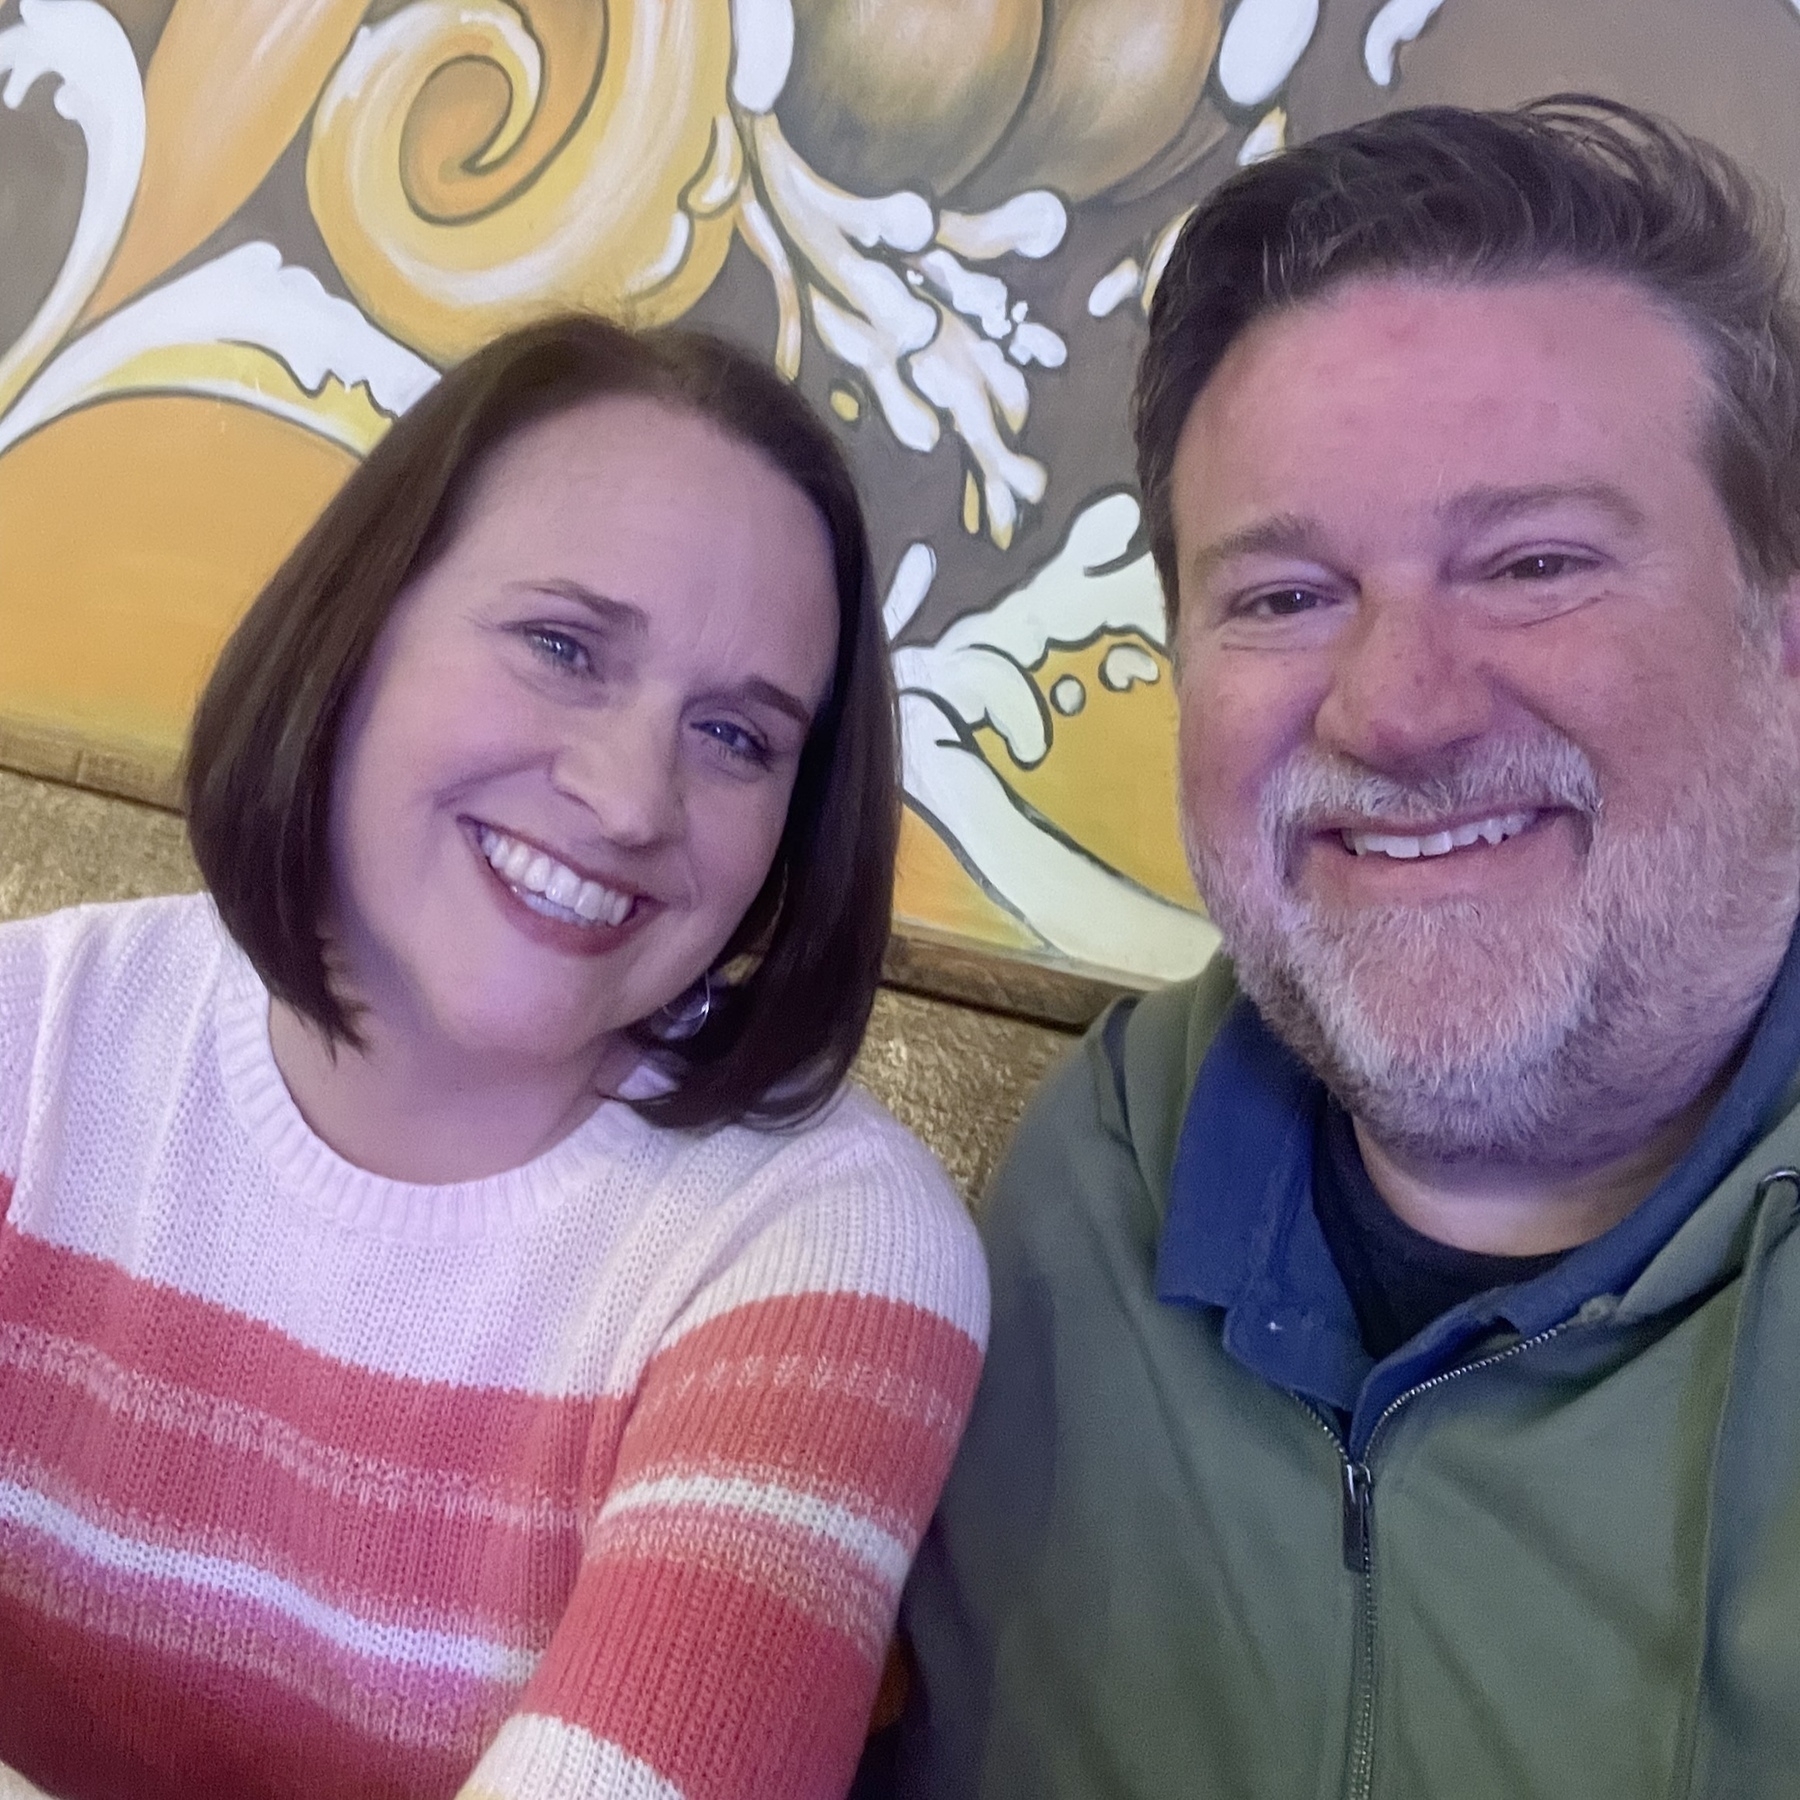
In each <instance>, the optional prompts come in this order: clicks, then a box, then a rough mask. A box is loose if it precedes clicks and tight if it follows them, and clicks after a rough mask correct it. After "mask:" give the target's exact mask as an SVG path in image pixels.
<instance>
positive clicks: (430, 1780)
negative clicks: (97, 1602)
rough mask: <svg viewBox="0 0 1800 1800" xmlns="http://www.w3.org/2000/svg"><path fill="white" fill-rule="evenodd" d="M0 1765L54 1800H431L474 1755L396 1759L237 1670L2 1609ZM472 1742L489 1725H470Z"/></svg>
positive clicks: (429, 1751)
mask: <svg viewBox="0 0 1800 1800" xmlns="http://www.w3.org/2000/svg"><path fill="white" fill-rule="evenodd" d="M0 1645H4V1646H5V1649H6V1656H5V1663H6V1697H5V1704H4V1705H0V1764H6V1765H8V1766H10V1767H12V1768H14V1769H16V1770H18V1772H19V1773H20V1774H21V1775H24V1776H25V1777H27V1778H28V1779H29V1780H31V1781H34V1782H36V1784H37V1785H38V1786H39V1787H41V1788H43V1789H44V1790H45V1791H46V1792H48V1793H52V1794H57V1795H61V1796H63V1800H194V1797H195V1796H196V1795H201V1794H257V1795H262V1796H266V1797H267V1800H289V1797H290V1796H291V1797H292V1800H433V1797H436V1796H449V1795H453V1794H454V1793H455V1792H456V1790H457V1788H458V1787H459V1786H460V1785H461V1783H462V1782H463V1780H464V1779H466V1777H467V1776H468V1774H469V1771H470V1770H471V1769H472V1768H473V1767H474V1764H475V1760H476V1754H477V1752H476V1751H475V1750H473V1749H471V1748H469V1747H468V1745H466V1744H465V1745H463V1746H460V1747H457V1748H446V1747H444V1746H443V1745H442V1744H441V1743H439V1744H435V1745H430V1746H427V1747H424V1748H415V1749H407V1748H397V1747H396V1746H394V1745H393V1744H391V1743H389V1744H384V1743H382V1742H380V1741H379V1740H378V1739H375V1738H373V1737H368V1736H363V1735H361V1734H358V1733H354V1732H351V1731H349V1730H347V1729H346V1727H345V1724H344V1721H343V1720H342V1719H341V1718H339V1717H337V1716H335V1715H334V1714H332V1713H330V1712H328V1711H326V1710H325V1709H324V1708H322V1707H320V1706H318V1705H316V1704H313V1703H311V1702H309V1701H307V1700H305V1699H303V1698H299V1697H296V1696H295V1695H294V1694H293V1693H292V1691H291V1690H288V1689H285V1688H283V1687H281V1686H279V1685H277V1684H274V1683H272V1682H270V1681H269V1680H267V1679H266V1678H263V1677H261V1676H259V1675H257V1674H256V1673H254V1672H253V1671H252V1670H250V1669H248V1668H245V1667H241V1666H238V1667H233V1666H229V1665H224V1664H218V1663H213V1664H207V1663H202V1662H199V1661H196V1660H195V1659H193V1658H190V1657H183V1656H175V1655H171V1654H168V1653H165V1652H161V1651H158V1650H155V1649H152V1648H149V1647H147V1646H144V1645H134V1644H129V1643H122V1642H120V1641H118V1640H116V1639H111V1638H106V1637H102V1636H100V1635H99V1634H98V1633H97V1631H96V1630H95V1622H94V1621H92V1620H84V1621H82V1622H81V1623H80V1624H78V1625H70V1624H66V1623H63V1622H61V1621H59V1620H54V1619H47V1618H44V1617H42V1616H41V1615H38V1614H34V1613H31V1612H26V1611H21V1610H20V1609H18V1608H16V1607H13V1606H11V1605H10V1604H8V1603H7V1602H6V1601H4V1600H3V1599H0ZM469 1724H470V1726H471V1727H472V1728H473V1732H474V1734H475V1735H476V1736H478V1738H479V1739H480V1740H482V1741H485V1740H486V1739H487V1738H489V1737H491V1736H492V1735H493V1733H494V1732H495V1731H496V1730H498V1728H499V1720H498V1718H497V1717H494V1716H484V1717H481V1718H479V1719H472V1720H470V1721H469Z"/></svg>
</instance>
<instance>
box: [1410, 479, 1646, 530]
mask: <svg viewBox="0 0 1800 1800" xmlns="http://www.w3.org/2000/svg"><path fill="white" fill-rule="evenodd" d="M1571 502H1572V503H1573V504H1575V505H1577V506H1591V507H1593V508H1595V509H1596V510H1597V511H1600V512H1603V513H1607V514H1609V515H1610V516H1611V517H1612V518H1613V519H1614V520H1615V521H1616V522H1617V523H1619V524H1620V525H1623V526H1624V527H1625V528H1626V529H1627V530H1630V531H1642V530H1643V529H1644V526H1645V524H1646V523H1647V521H1646V519H1645V517H1644V509H1643V508H1642V507H1641V506H1639V505H1638V503H1637V502H1636V501H1635V500H1633V499H1632V497H1631V496H1630V495H1629V494H1628V493H1626V492H1625V490H1624V489H1623V488H1618V487H1614V486H1613V485H1612V483H1611V482H1609V481H1546V482H1538V483H1535V484H1533V485H1530V486H1525V487H1497V486H1496V487H1486V486H1482V487H1472V488H1464V489H1463V490H1462V492H1461V493H1459V494H1454V495H1452V496H1451V497H1450V498H1449V499H1448V500H1446V501H1445V502H1444V503H1443V505H1442V506H1441V507H1440V508H1439V509H1438V510H1439V512H1440V514H1441V515H1442V516H1443V517H1444V518H1445V519H1447V520H1448V521H1449V522H1450V523H1451V524H1453V525H1460V526H1463V527H1465V528H1467V529H1471V530H1479V529H1481V528H1483V527H1487V526H1494V525H1506V524H1509V523H1511V521H1512V520H1514V519H1517V518H1521V517H1523V516H1524V515H1526V514H1528V513H1534V512H1540V511H1542V510H1543V509H1544V508H1546V507H1550V506H1566V505H1569V504H1570V503H1571Z"/></svg>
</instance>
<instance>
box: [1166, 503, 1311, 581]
mask: <svg viewBox="0 0 1800 1800" xmlns="http://www.w3.org/2000/svg"><path fill="white" fill-rule="evenodd" d="M1240 556H1299V557H1304V558H1306V559H1307V560H1308V561H1311V562H1322V561H1323V560H1324V549H1323V536H1322V533H1321V532H1320V531H1319V528H1318V526H1317V525H1316V524H1315V523H1314V522H1313V521H1312V520H1311V519H1307V518H1303V517H1302V516H1301V515H1300V514H1299V513H1275V514H1273V515H1272V516H1271V517H1269V518H1267V519H1258V520H1257V521H1256V523H1255V524H1254V525H1246V526H1245V527H1244V528H1243V530H1241V531H1231V532H1227V533H1226V534H1225V536H1224V537H1222V538H1215V539H1214V540H1213V541H1212V542H1211V543H1210V544H1205V545H1202V546H1201V548H1200V549H1198V550H1196V551H1195V552H1194V554H1193V555H1192V556H1191V557H1189V559H1188V563H1187V575H1188V578H1189V579H1190V580H1192V581H1204V580H1205V579H1206V578H1207V577H1208V576H1209V575H1211V574H1213V573H1214V572H1215V571H1216V570H1217V569H1218V568H1220V567H1221V566H1222V565H1223V564H1225V563H1229V562H1235V561H1236V560H1237V559H1238V558H1239V557H1240Z"/></svg>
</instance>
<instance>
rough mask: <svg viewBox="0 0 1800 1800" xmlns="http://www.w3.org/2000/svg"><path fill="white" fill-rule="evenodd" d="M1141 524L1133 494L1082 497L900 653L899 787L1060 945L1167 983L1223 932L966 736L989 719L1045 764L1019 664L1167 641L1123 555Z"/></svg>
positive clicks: (1135, 566)
mask: <svg viewBox="0 0 1800 1800" xmlns="http://www.w3.org/2000/svg"><path fill="white" fill-rule="evenodd" d="M1137 527H1138V503H1137V501H1136V500H1135V499H1133V498H1132V496H1131V495H1129V494H1108V495H1104V496H1102V497H1101V498H1100V499H1098V500H1095V501H1093V502H1091V503H1090V504H1089V505H1088V506H1086V507H1085V508H1083V510H1082V511H1081V512H1079V513H1078V514H1077V515H1076V516H1075V518H1074V519H1073V520H1072V521H1071V523H1070V526H1069V531H1068V536H1067V537H1066V539H1065V540H1064V542H1063V545H1062V547H1061V549H1059V550H1058V551H1057V553H1056V554H1055V555H1054V556H1053V557H1052V558H1051V559H1050V560H1049V562H1047V563H1046V564H1045V565H1044V566H1043V567H1042V568H1041V569H1039V570H1038V571H1037V572H1036V573H1035V574H1033V575H1032V576H1031V577H1030V579H1028V580H1027V581H1025V582H1023V583H1022V584H1021V585H1020V586H1018V587H1016V588H1013V589H1011V590H1010V591H1009V592H1007V593H1005V594H1003V595H1001V596H1000V598H999V599H998V600H996V601H995V602H994V604H993V605H992V606H990V607H988V608H986V609H985V610H984V611H981V612H976V613H966V614H964V615H963V617H961V618H960V619H958V620H956V621H955V623H953V624H952V625H950V626H949V627H948V628H947V629H946V630H945V631H944V632H943V634H942V635H941V636H940V637H939V638H938V639H937V640H936V641H935V642H934V643H931V644H926V645H908V646H907V647H906V648H904V649H901V650H896V651H895V652H894V659H893V660H894V679H895V682H896V684H897V685H898V686H899V688H900V690H901V692H900V731H901V741H902V747H903V764H904V777H905V784H906V791H907V793H908V794H909V795H910V796H911V797H912V799H913V800H914V802H915V803H916V804H917V805H918V806H919V807H920V808H921V809H922V810H923V811H924V812H925V813H926V815H927V816H928V817H930V818H931V819H932V820H933V821H934V822H935V824H936V825H937V827H938V829H939V830H940V831H942V832H944V833H945V834H946V835H947V836H948V838H949V840H950V842H951V844H952V845H953V846H954V847H955V848H956V850H957V852H958V854H959V855H961V856H962V857H963V859H964V860H965V861H966V862H967V863H968V864H969V865H970V866H971V867H973V868H975V869H978V870H979V871H980V873H981V879H982V880H983V881H984V882H985V883H986V884H987V885H988V886H989V888H990V889H991V890H992V891H993V892H994V893H995V894H996V895H997V896H998V897H999V898H1000V900H1001V902H1002V904H1004V905H1005V906H1006V907H1007V908H1008V909H1009V910H1011V911H1012V912H1013V913H1014V914H1015V915H1016V916H1017V917H1019V918H1020V919H1022V920H1023V921H1024V922H1025V923H1026V924H1027V925H1028V926H1030V927H1031V929H1032V930H1033V931H1035V932H1036V933H1037V934H1038V935H1039V936H1040V937H1041V938H1043V940H1044V941H1045V942H1046V943H1047V944H1049V945H1050V946H1051V947H1052V948H1053V949H1055V950H1057V951H1059V952H1061V953H1062V954H1063V955H1065V956H1070V957H1073V958H1076V959H1077V960H1079V961H1082V962H1088V963H1093V964H1095V965H1097V966H1099V967H1102V968H1112V969H1120V970H1126V971H1129V972H1131V973H1132V974H1135V975H1139V976H1142V977H1144V978H1145V979H1147V980H1157V981H1163V980H1174V979H1176V978H1178V977H1180V976H1183V975H1188V974H1192V973H1193V971H1194V970H1195V969H1197V968H1199V967H1200V965H1201V964H1202V963H1203V962H1205V960H1206V958H1207V957H1208V956H1210V955H1211V954H1212V951H1213V949H1214V948H1215V947H1216V946H1217V944H1218V933H1217V932H1216V931H1215V930H1214V928H1213V926H1212V925H1211V924H1210V923H1209V922H1208V921H1207V920H1206V919H1205V918H1203V917H1202V916H1201V915H1200V914H1198V913H1196V912H1194V911H1191V910H1190V909H1188V908H1186V907H1182V906H1177V905H1175V904H1174V903H1173V902H1171V901H1168V900H1164V899H1162V898H1160V897H1159V896H1157V895H1154V894H1149V893H1146V892H1145V891H1144V890H1143V889H1142V888H1140V887H1138V886H1137V885H1136V884H1135V883H1133V882H1130V881H1128V880H1126V879H1125V877H1123V876H1121V875H1119V874H1116V873H1115V872H1114V871H1112V870H1110V869H1108V868H1106V867H1105V865H1104V864H1102V863H1100V862H1099V861H1097V860H1096V859H1095V858H1094V857H1092V856H1090V855H1088V854H1087V853H1086V852H1085V851H1082V850H1080V849H1077V848H1074V847H1073V846H1071V845H1070V844H1068V843H1066V842H1065V841H1064V840H1063V839H1061V838H1060V837H1058V836H1057V835H1056V834H1055V833H1054V832H1051V831H1047V830H1045V829H1044V828H1043V827H1042V826H1041V825H1039V824H1038V823H1037V822H1036V821H1035V820H1034V819H1033V817H1032V816H1031V815H1030V814H1029V813H1027V812H1026V811H1025V810H1024V809H1023V808H1021V807H1020V806H1019V804H1018V803H1017V801H1016V800H1015V799H1014V797H1013V796H1012V793H1011V791H1010V790H1009V789H1008V788H1007V786H1006V784H1005V782H1004V781H1002V780H1001V779H1000V777H999V775H998V774H996V772H995V771H994V769H993V767H992V765H991V764H990V763H989V762H988V761H987V759H986V758H985V757H984V756H983V755H982V754H981V753H980V751H979V750H978V749H977V748H976V747H975V746H974V745H973V744H972V743H971V742H970V738H971V736H972V734H973V733H974V732H975V731H977V730H978V729H979V728H980V727H981V726H983V725H986V726H989V727H991V728H992V729H993V730H994V731H995V732H996V733H998V735H999V736H1000V738H1001V740H1002V741H1003V742H1004V743H1005V745H1006V747H1007V752H1008V754H1009V755H1010V756H1011V757H1012V758H1013V760H1014V761H1015V762H1017V763H1019V764H1020V765H1021V766H1023V767H1027V768H1029V767H1031V766H1033V765H1035V764H1036V763H1039V762H1041V761H1042V760H1043V758H1044V756H1045V755H1046V754H1047V753H1048V750H1049V747H1050V720H1049V716H1048V710H1047V708H1046V707H1045V705H1044V703H1043V701H1042V699H1041V698H1040V696H1039V694H1038V690H1037V685H1036V683H1035V682H1034V681H1033V680H1032V678H1031V676H1030V675H1029V674H1028V673H1027V672H1026V671H1027V670H1028V669H1031V668H1035V667H1037V666H1038V665H1040V664H1041V663H1042V662H1043V660H1044V657H1045V656H1046V654H1047V653H1048V652H1049V651H1050V649H1051V648H1052V647H1054V646H1057V645H1068V646H1074V645H1078V644H1086V643H1091V642H1092V641H1093V640H1094V639H1095V638H1096V637H1099V636H1102V635H1104V634H1106V633H1108V632H1116V633H1120V634H1125V633H1133V634H1136V635H1138V636H1140V637H1142V638H1143V639H1145V640H1146V641H1147V642H1149V643H1153V644H1158V645H1160V644H1161V643H1162V641H1163V635H1164V623H1163V605H1162V591H1161V589H1160V587H1159V586H1158V584H1157V579H1156V573H1155V570H1154V569H1153V568H1152V566H1151V563H1150V559H1149V557H1148V556H1136V557H1133V558H1132V559H1131V560H1130V561H1128V562H1121V561H1120V560H1119V559H1120V558H1121V557H1122V556H1124V554H1125V552H1126V550H1127V549H1128V548H1129V547H1130V544H1131V541H1132V539H1133V537H1134V536H1135V534H1136V531H1137ZM1139 654H1144V653H1143V652H1142V651H1141V650H1140V651H1139ZM1072 679H1073V678H1071V677H1065V678H1064V680H1063V681H1059V682H1058V683H1057V684H1056V687H1055V688H1053V689H1052V693H1051V704H1052V705H1054V706H1055V707H1056V708H1057V710H1058V711H1061V712H1073V711H1078V710H1079V709H1080V705H1081V704H1082V703H1083V702H1085V699H1086V695H1085V692H1083V693H1082V695H1081V700H1080V701H1077V702H1074V703H1073V704H1067V702H1069V701H1070V700H1071V698H1072V697H1071V696H1070V694H1069V692H1068V689H1067V687H1066V686H1065V682H1067V681H1069V680H1072ZM1074 685H1075V687H1076V688H1077V689H1078V690H1079V689H1080V685H1081V684H1080V683H1079V682H1075V684H1074ZM1059 692H1060V693H1061V695H1062V699H1061V700H1059V699H1058V698H1057V695H1058V693H1059Z"/></svg>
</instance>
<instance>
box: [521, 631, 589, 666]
mask: <svg viewBox="0 0 1800 1800" xmlns="http://www.w3.org/2000/svg"><path fill="white" fill-rule="evenodd" d="M522 635H523V636H524V639H525V641H526V643H528V644H529V645H530V646H531V647H532V649H533V650H535V651H536V652H537V654H538V655H539V656H541V657H542V658H543V659H544V661H546V662H548V663H554V664H555V665H556V666H557V667H558V668H559V669H567V670H568V671H569V672H570V673H571V674H576V675H582V674H586V673H587V671H588V669H589V668H590V667H591V666H592V665H591V664H590V662H589V659H588V653H587V648H586V646H585V645H583V644H582V642H581V641H580V639H578V638H576V637H573V636H571V635H570V634H569V633H568V632H566V631H558V630H557V629H556V627H555V626H553V625H527V626H526V627H525V628H524V631H523V634H522Z"/></svg>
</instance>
